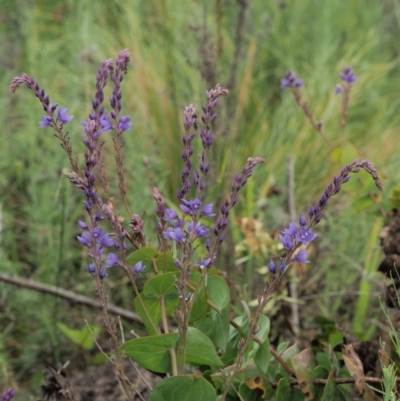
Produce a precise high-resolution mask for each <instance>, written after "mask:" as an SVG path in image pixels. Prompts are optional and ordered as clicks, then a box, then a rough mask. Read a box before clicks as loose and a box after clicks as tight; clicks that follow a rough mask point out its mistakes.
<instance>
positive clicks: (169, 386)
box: [149, 375, 217, 401]
mask: <svg viewBox="0 0 400 401" xmlns="http://www.w3.org/2000/svg"><path fill="white" fill-rule="evenodd" d="M216 399H217V394H216V392H215V389H214V387H213V386H212V385H211V384H210V383H209V382H208V381H207V380H206V379H204V377H202V376H196V375H187V376H186V375H185V376H174V377H169V378H168V379H164V380H162V381H160V382H159V383H158V384H157V385H156V386H155V387H154V389H153V391H152V392H151V394H150V399H149V401H215V400H216Z"/></svg>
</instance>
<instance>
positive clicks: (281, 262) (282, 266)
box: [279, 260, 286, 274]
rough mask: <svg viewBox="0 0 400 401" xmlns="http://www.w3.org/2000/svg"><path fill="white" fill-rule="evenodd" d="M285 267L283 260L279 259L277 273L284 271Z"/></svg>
mask: <svg viewBox="0 0 400 401" xmlns="http://www.w3.org/2000/svg"><path fill="white" fill-rule="evenodd" d="M285 267H286V263H285V262H284V261H283V260H281V261H280V263H279V274H282V273H283V272H284V270H285Z"/></svg>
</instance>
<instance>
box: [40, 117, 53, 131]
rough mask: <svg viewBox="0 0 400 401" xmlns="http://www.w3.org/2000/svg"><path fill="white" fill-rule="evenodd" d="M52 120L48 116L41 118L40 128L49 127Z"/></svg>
mask: <svg viewBox="0 0 400 401" xmlns="http://www.w3.org/2000/svg"><path fill="white" fill-rule="evenodd" d="M52 121H53V119H52V118H51V117H50V116H43V117H42V121H40V122H39V127H40V128H46V127H50V126H51V123H52Z"/></svg>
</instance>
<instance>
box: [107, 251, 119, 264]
mask: <svg viewBox="0 0 400 401" xmlns="http://www.w3.org/2000/svg"><path fill="white" fill-rule="evenodd" d="M117 265H118V256H117V255H116V254H115V253H109V254H108V256H107V260H106V267H113V266H117Z"/></svg>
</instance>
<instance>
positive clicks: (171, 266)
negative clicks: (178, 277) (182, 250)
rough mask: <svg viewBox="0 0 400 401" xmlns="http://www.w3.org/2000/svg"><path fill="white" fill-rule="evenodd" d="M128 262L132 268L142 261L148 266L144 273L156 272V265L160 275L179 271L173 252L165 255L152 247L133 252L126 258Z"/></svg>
mask: <svg viewBox="0 0 400 401" xmlns="http://www.w3.org/2000/svg"><path fill="white" fill-rule="evenodd" d="M126 261H127V262H128V264H129V265H131V266H133V265H135V264H136V263H137V262H139V261H142V262H143V264H144V265H145V266H146V268H145V269H144V273H148V272H150V271H154V265H156V267H157V271H158V272H159V273H162V272H177V271H178V268H177V267H176V265H175V260H174V258H173V257H172V253H171V252H169V251H168V252H165V253H158V251H157V249H155V248H152V247H144V248H140V249H138V250H136V251H134V252H132V253H131V254H129V256H128V257H127V258H126Z"/></svg>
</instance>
